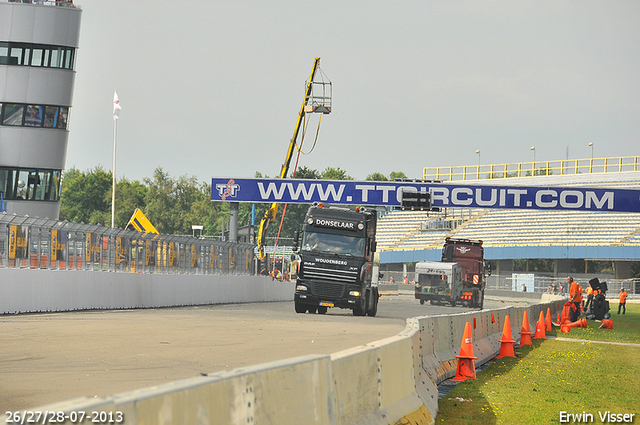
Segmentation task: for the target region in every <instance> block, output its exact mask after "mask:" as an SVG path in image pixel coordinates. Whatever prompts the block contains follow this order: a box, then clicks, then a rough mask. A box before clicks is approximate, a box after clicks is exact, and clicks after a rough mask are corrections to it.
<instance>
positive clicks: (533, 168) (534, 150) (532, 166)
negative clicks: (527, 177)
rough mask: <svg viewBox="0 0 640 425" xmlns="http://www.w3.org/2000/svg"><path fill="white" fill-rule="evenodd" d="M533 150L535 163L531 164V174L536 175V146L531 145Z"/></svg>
mask: <svg viewBox="0 0 640 425" xmlns="http://www.w3.org/2000/svg"><path fill="white" fill-rule="evenodd" d="M531 150H532V151H533V163H532V164H531V175H532V176H535V175H536V147H535V146H531Z"/></svg>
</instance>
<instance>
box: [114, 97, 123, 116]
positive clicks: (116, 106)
mask: <svg viewBox="0 0 640 425" xmlns="http://www.w3.org/2000/svg"><path fill="white" fill-rule="evenodd" d="M121 109H122V107H121V106H120V99H118V92H117V91H114V92H113V120H114V121H115V120H117V119H119V118H120V110H121Z"/></svg>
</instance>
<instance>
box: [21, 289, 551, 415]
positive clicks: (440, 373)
mask: <svg viewBox="0 0 640 425" xmlns="http://www.w3.org/2000/svg"><path fill="white" fill-rule="evenodd" d="M561 306H562V302H561V301H554V302H550V303H546V304H536V305H532V306H528V307H507V308H503V309H498V310H484V311H479V312H471V313H461V314H456V315H451V316H435V317H418V318H412V319H408V320H407V326H406V328H405V329H404V331H402V332H401V333H400V334H398V335H397V336H395V337H391V338H387V339H384V340H381V341H376V342H373V343H371V344H366V345H363V346H360V347H355V348H352V349H349V350H345V351H341V352H338V353H335V354H332V355H331V356H323V355H310V356H304V357H297V358H292V359H288V360H281V361H277V362H272V363H266V364H262V365H257V366H250V367H245V368H239V369H235V370H232V371H225V372H218V373H212V374H208V375H204V376H198V377H195V378H190V379H186V380H181V381H176V382H172V383H168V384H164V385H159V386H156V387H151V388H145V389H141V390H137V391H131V392H126V393H121V394H117V395H114V396H110V397H105V398H89V397H82V398H77V399H74V400H70V401H66V402H62V403H56V404H51V405H47V406H41V407H38V408H35V409H29V410H30V411H40V412H44V411H48V412H61V413H59V414H58V416H57V417H63V418H64V417H65V416H66V417H67V418H70V417H71V416H72V415H74V414H75V415H76V416H77V415H78V413H79V412H98V415H103V416H104V417H105V418H110V417H114V418H116V417H117V418H121V419H123V422H120V423H125V424H138V423H145V424H165V425H166V424H187V423H211V424H278V425H286V424H292V425H293V424H295V425H297V424H301V423H304V424H309V423H311V424H331V425H353V424H356V425H365V424H382V423H385V424H388V423H397V422H398V423H412V424H433V423H434V421H435V418H436V415H437V413H438V389H437V384H438V383H440V382H442V381H444V380H445V379H448V378H450V377H452V376H454V374H455V369H456V366H457V359H456V358H455V355H456V353H457V352H458V351H459V347H460V343H461V341H462V337H463V332H464V326H465V323H466V322H470V323H473V347H474V355H475V356H476V357H478V359H477V360H476V364H477V365H481V364H483V363H485V362H487V361H488V360H490V359H492V358H493V357H495V356H496V355H497V354H498V352H499V350H500V342H499V339H500V337H501V336H502V330H503V326H504V318H505V317H506V316H507V315H509V316H510V319H511V324H512V334H513V335H518V332H519V331H520V329H521V324H522V320H523V316H524V312H525V311H527V312H528V316H529V318H531V319H533V322H532V323H531V325H533V324H534V323H535V320H536V318H538V317H539V315H540V312H546V310H547V308H550V310H551V314H556V312H557V311H558V309H560V308H561ZM75 419H76V420H75V421H74V422H75V423H85V422H87V423H88V421H90V418H89V419H88V420H87V419H85V422H82V421H78V420H77V419H78V417H76V418H75ZM401 421H404V422H401ZM67 422H68V423H71V420H67ZM67 422H65V423H67Z"/></svg>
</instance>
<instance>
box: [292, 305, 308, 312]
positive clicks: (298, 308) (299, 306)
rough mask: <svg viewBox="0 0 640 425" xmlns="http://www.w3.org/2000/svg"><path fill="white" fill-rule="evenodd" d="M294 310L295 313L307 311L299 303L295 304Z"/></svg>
mask: <svg viewBox="0 0 640 425" xmlns="http://www.w3.org/2000/svg"><path fill="white" fill-rule="evenodd" d="M295 308H296V313H305V312H306V311H307V307H306V306H304V305H302V304H300V303H295Z"/></svg>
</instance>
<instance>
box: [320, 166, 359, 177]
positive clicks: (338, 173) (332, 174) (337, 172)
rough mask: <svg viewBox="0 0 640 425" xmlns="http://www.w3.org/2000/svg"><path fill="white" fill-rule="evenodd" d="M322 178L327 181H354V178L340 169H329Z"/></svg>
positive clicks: (326, 169)
mask: <svg viewBox="0 0 640 425" xmlns="http://www.w3.org/2000/svg"><path fill="white" fill-rule="evenodd" d="M320 176H321V178H323V179H327V180H353V177H351V176H350V175H348V174H347V172H346V171H344V170H343V169H342V168H340V167H338V168H333V167H327V168H325V169H324V171H323V172H322V174H321V175H320Z"/></svg>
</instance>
